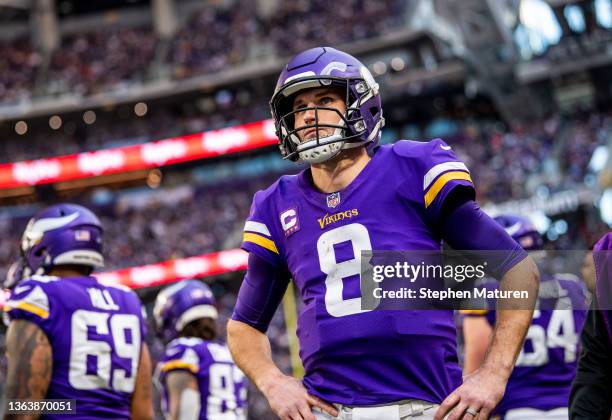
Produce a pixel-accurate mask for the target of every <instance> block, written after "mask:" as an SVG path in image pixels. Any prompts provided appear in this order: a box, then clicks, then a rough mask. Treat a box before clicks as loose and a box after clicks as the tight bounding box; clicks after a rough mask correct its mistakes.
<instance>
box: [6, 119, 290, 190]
mask: <svg viewBox="0 0 612 420" xmlns="http://www.w3.org/2000/svg"><path fill="white" fill-rule="evenodd" d="M277 143H278V140H277V138H276V134H275V131H274V121H273V120H271V119H270V120H264V121H258V122H254V123H250V124H244V125H239V126H235V127H229V128H223V129H221V130H214V131H205V132H202V133H196V134H190V135H187V136H180V137H174V138H169V139H164V140H159V141H155V142H151V143H145V144H138V145H134V146H126V147H117V148H113V149H103V150H98V151H95V152H86V153H78V154H72V155H66V156H58V157H52V158H46V159H37V160H30V161H24V162H16V163H5V164H0V189H8V188H17V187H24V186H31V185H38V184H50V183H54V182H60V181H70V180H74V179H80V178H88V177H93V176H98V175H108V174H116V173H121V172H129V171H135V170H141V169H148V168H155V167H160V166H164V165H171V164H174V163H181V162H188V161H192V160H198V159H205V158H211V157H215V156H220V155H224V154H229V153H235V152H241V151H244V150H250V149H255V148H258V147H263V146H269V145H273V144H277Z"/></svg>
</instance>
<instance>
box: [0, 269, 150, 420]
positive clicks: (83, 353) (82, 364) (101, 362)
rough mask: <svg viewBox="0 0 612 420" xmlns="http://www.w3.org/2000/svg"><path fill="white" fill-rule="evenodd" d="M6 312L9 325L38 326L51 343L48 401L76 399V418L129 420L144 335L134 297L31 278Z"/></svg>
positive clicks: (82, 281)
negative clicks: (13, 322) (24, 322)
mask: <svg viewBox="0 0 612 420" xmlns="http://www.w3.org/2000/svg"><path fill="white" fill-rule="evenodd" d="M5 310H7V311H8V314H9V317H10V319H11V320H15V319H24V320H27V321H30V322H33V323H34V324H36V325H37V326H38V327H39V328H40V329H41V330H42V331H44V333H45V334H46V335H47V338H48V339H49V342H50V343H51V347H52V350H53V373H52V376H51V383H50V385H49V390H48V391H47V395H46V398H51V399H56V398H66V399H75V400H76V401H77V404H76V411H77V414H76V416H71V417H73V418H75V419H91V418H113V419H129V418H130V406H131V400H132V393H133V391H134V385H135V381H136V373H137V370H138V364H139V362H140V350H141V346H142V342H143V339H144V336H145V334H146V327H145V322H144V320H143V312H142V307H141V304H140V300H139V299H138V297H137V296H136V294H135V293H134V292H132V291H130V290H129V289H127V288H118V287H109V286H104V285H102V284H100V283H98V281H97V280H96V278H95V277H69V278H58V277H51V276H33V277H32V278H30V279H27V280H25V281H23V282H21V283H19V285H18V286H17V287H16V288H15V289H14V291H13V294H12V296H11V298H10V299H9V301H8V302H7V306H6V309H5ZM59 417H63V416H58V415H51V414H49V415H43V416H42V417H41V418H48V419H54V418H59Z"/></svg>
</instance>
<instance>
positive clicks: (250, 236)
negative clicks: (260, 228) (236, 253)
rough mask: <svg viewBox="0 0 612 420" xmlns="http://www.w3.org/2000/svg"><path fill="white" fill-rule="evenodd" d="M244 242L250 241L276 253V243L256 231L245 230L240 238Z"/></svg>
mask: <svg viewBox="0 0 612 420" xmlns="http://www.w3.org/2000/svg"><path fill="white" fill-rule="evenodd" d="M242 240H243V241H244V242H252V243H254V244H256V245H259V246H261V247H262V248H265V249H267V250H268V251H272V252H274V253H275V254H278V249H276V245H275V244H274V242H273V241H272V240H271V239H268V238H264V237H263V236H260V235H258V234H256V233H251V232H245V233H244V237H243V238H242Z"/></svg>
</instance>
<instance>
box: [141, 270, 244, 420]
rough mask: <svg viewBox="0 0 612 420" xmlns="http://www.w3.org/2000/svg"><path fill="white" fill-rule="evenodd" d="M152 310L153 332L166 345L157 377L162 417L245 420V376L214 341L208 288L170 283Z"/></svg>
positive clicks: (212, 300)
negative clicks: (154, 328)
mask: <svg viewBox="0 0 612 420" xmlns="http://www.w3.org/2000/svg"><path fill="white" fill-rule="evenodd" d="M153 312H154V315H155V325H156V327H157V333H158V335H159V336H160V338H161V339H162V340H163V341H164V342H166V343H168V346H167V348H166V352H165V353H164V356H163V358H162V360H161V361H160V363H159V365H158V367H157V375H156V376H157V377H158V382H159V384H160V385H161V387H162V411H163V412H164V414H165V415H166V418H167V419H171V420H190V419H201V420H243V419H245V418H246V415H245V411H246V395H247V390H246V383H245V377H244V374H243V373H242V372H241V371H240V369H238V367H237V366H236V365H235V364H234V362H233V361H232V357H231V355H230V353H229V350H228V349H227V346H226V345H225V344H223V343H221V342H220V341H217V340H216V336H217V327H216V322H217V309H216V307H215V298H214V296H213V293H212V291H211V290H210V288H209V287H208V286H206V285H205V284H203V283H201V282H199V281H197V280H184V281H181V282H180V283H177V284H174V285H171V286H168V287H166V288H165V289H164V290H162V291H161V292H160V293H159V294H158V295H157V299H156V301H155V309H154V310H153Z"/></svg>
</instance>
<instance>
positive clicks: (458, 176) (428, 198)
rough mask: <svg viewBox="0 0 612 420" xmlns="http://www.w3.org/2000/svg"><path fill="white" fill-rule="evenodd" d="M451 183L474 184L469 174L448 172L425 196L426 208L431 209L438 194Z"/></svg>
mask: <svg viewBox="0 0 612 420" xmlns="http://www.w3.org/2000/svg"><path fill="white" fill-rule="evenodd" d="M449 181H469V182H472V178H471V177H470V174H469V173H467V172H460V171H452V172H447V173H445V174H444V175H442V176H441V177H440V178H438V179H437V181H436V182H434V183H433V185H432V186H431V188H430V189H429V191H427V193H426V194H425V208H427V207H429V206H430V205H431V203H433V202H434V200H435V199H436V197H437V196H438V193H439V192H440V191H442V188H444V186H445V185H446V184H447V183H448V182H449Z"/></svg>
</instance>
